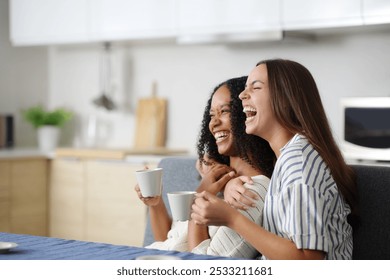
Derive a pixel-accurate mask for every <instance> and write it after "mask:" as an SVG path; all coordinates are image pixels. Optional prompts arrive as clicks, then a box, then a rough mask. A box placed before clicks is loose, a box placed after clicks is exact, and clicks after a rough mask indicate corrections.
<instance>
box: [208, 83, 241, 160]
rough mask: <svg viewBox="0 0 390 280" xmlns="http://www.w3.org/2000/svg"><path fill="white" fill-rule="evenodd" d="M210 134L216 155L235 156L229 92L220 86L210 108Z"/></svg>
mask: <svg viewBox="0 0 390 280" xmlns="http://www.w3.org/2000/svg"><path fill="white" fill-rule="evenodd" d="M210 117H211V120H210V123H209V129H210V132H211V133H212V134H213V135H214V138H215V142H216V144H217V146H218V153H220V154H222V155H225V156H235V154H236V152H235V150H234V145H233V135H232V132H231V122H230V92H229V89H228V88H227V86H225V85H224V86H221V87H220V88H219V89H218V90H217V91H216V92H215V93H214V95H213V98H212V101H211V107H210Z"/></svg>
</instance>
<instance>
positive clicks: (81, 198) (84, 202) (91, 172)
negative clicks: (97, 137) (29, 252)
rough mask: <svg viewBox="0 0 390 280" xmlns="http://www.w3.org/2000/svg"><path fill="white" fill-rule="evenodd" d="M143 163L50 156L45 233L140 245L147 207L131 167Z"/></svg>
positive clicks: (133, 169) (79, 238) (133, 167)
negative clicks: (46, 226) (142, 200)
mask: <svg viewBox="0 0 390 280" xmlns="http://www.w3.org/2000/svg"><path fill="white" fill-rule="evenodd" d="M148 165H149V166H150V167H151V168H153V167H154V166H156V165H157V164H156V163H152V164H148ZM143 167H144V164H137V163H128V162H125V161H119V160H112V161H110V160H106V161H103V160H101V161H99V160H69V159H55V160H53V162H52V165H51V183H50V191H49V201H50V218H49V224H50V236H53V237H60V238H68V239H69V238H71V239H78V240H86V241H94V242H104V243H111V244H118V245H132V246H142V243H143V235H144V230H145V223H146V207H145V205H144V204H143V203H142V202H141V201H140V200H139V199H138V197H137V194H136V193H135V191H134V186H135V184H136V178H135V171H136V170H139V169H142V168H143Z"/></svg>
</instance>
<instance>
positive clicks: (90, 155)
mask: <svg viewBox="0 0 390 280" xmlns="http://www.w3.org/2000/svg"><path fill="white" fill-rule="evenodd" d="M180 155H188V153H187V151H186V150H180V149H166V148H155V149H103V148H93V149H92V148H71V147H68V148H63V147H61V148H58V149H56V150H55V151H53V152H42V151H40V150H39V149H37V148H12V149H0V159H16V158H34V157H44V158H47V159H55V158H76V159H99V160H124V161H126V162H141V161H145V160H146V161H147V160H149V161H159V160H160V159H161V158H163V157H165V156H180Z"/></svg>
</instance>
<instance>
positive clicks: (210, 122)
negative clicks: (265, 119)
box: [137, 77, 275, 258]
mask: <svg viewBox="0 0 390 280" xmlns="http://www.w3.org/2000/svg"><path fill="white" fill-rule="evenodd" d="M246 79H247V77H239V78H233V79H230V80H227V81H225V82H223V83H221V84H219V85H218V86H216V87H215V88H214V90H213V92H212V94H211V96H210V99H209V100H208V102H207V105H206V108H205V111H204V115H203V121H202V125H201V131H200V135H199V140H198V145H197V150H198V157H199V160H198V162H197V169H198V171H199V173H200V175H201V176H202V180H201V182H200V185H199V186H198V188H197V190H196V191H197V192H202V191H204V190H207V191H208V192H210V193H213V194H215V195H217V194H222V193H223V191H224V188H225V185H226V184H227V183H228V181H229V180H230V179H232V178H234V177H236V176H241V175H246V176H251V177H252V180H253V182H254V184H253V185H250V186H249V185H248V186H247V188H248V189H250V190H251V191H250V192H249V191H248V196H247V198H246V199H247V200H248V201H251V202H252V206H254V207H251V208H248V209H247V210H239V211H241V212H242V214H243V215H245V216H246V217H248V219H251V220H252V221H253V222H255V223H258V224H261V223H262V211H263V199H264V196H265V193H266V192H267V189H268V183H269V178H270V176H271V175H272V171H273V164H274V161H275V154H274V153H273V151H272V149H271V148H270V146H269V144H268V143H267V142H266V141H265V140H263V139H262V138H260V137H257V136H254V135H248V134H246V133H245V114H244V113H243V107H242V105H241V101H240V99H239V94H240V93H241V92H242V91H243V90H244V86H245V81H246ZM258 155H261V157H259V156H258ZM137 192H138V195H139V196H140V198H141V200H143V202H144V203H145V204H146V205H148V206H149V210H150V211H149V213H150V217H151V224H152V229H153V233H154V237H155V239H156V240H158V241H157V242H154V243H153V244H151V245H149V246H148V248H157V249H165V250H178V251H192V252H194V253H200V254H209V255H220V256H229V257H240V258H254V257H255V256H256V255H257V254H258V252H257V251H256V249H255V248H254V247H253V246H251V245H250V244H249V243H248V242H246V241H245V240H244V239H243V238H242V237H241V236H240V235H239V234H237V233H236V232H235V231H233V230H231V229H229V228H227V227H213V226H210V227H207V226H203V225H198V224H195V223H194V222H193V221H189V222H176V221H175V222H173V223H172V219H171V218H170V217H169V215H168V214H167V211H166V208H165V205H164V203H163V200H162V199H161V197H156V198H142V196H141V194H140V192H139V191H138V190H137Z"/></svg>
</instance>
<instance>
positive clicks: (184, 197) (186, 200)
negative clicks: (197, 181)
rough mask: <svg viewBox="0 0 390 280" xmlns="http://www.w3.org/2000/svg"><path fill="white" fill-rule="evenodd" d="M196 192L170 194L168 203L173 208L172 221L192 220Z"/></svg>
mask: <svg viewBox="0 0 390 280" xmlns="http://www.w3.org/2000/svg"><path fill="white" fill-rule="evenodd" d="M195 194H196V192H193V191H177V192H169V193H167V195H168V201H169V207H170V208H171V213H172V219H173V220H174V221H187V220H190V218H191V209H192V203H193V202H194V199H195Z"/></svg>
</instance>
